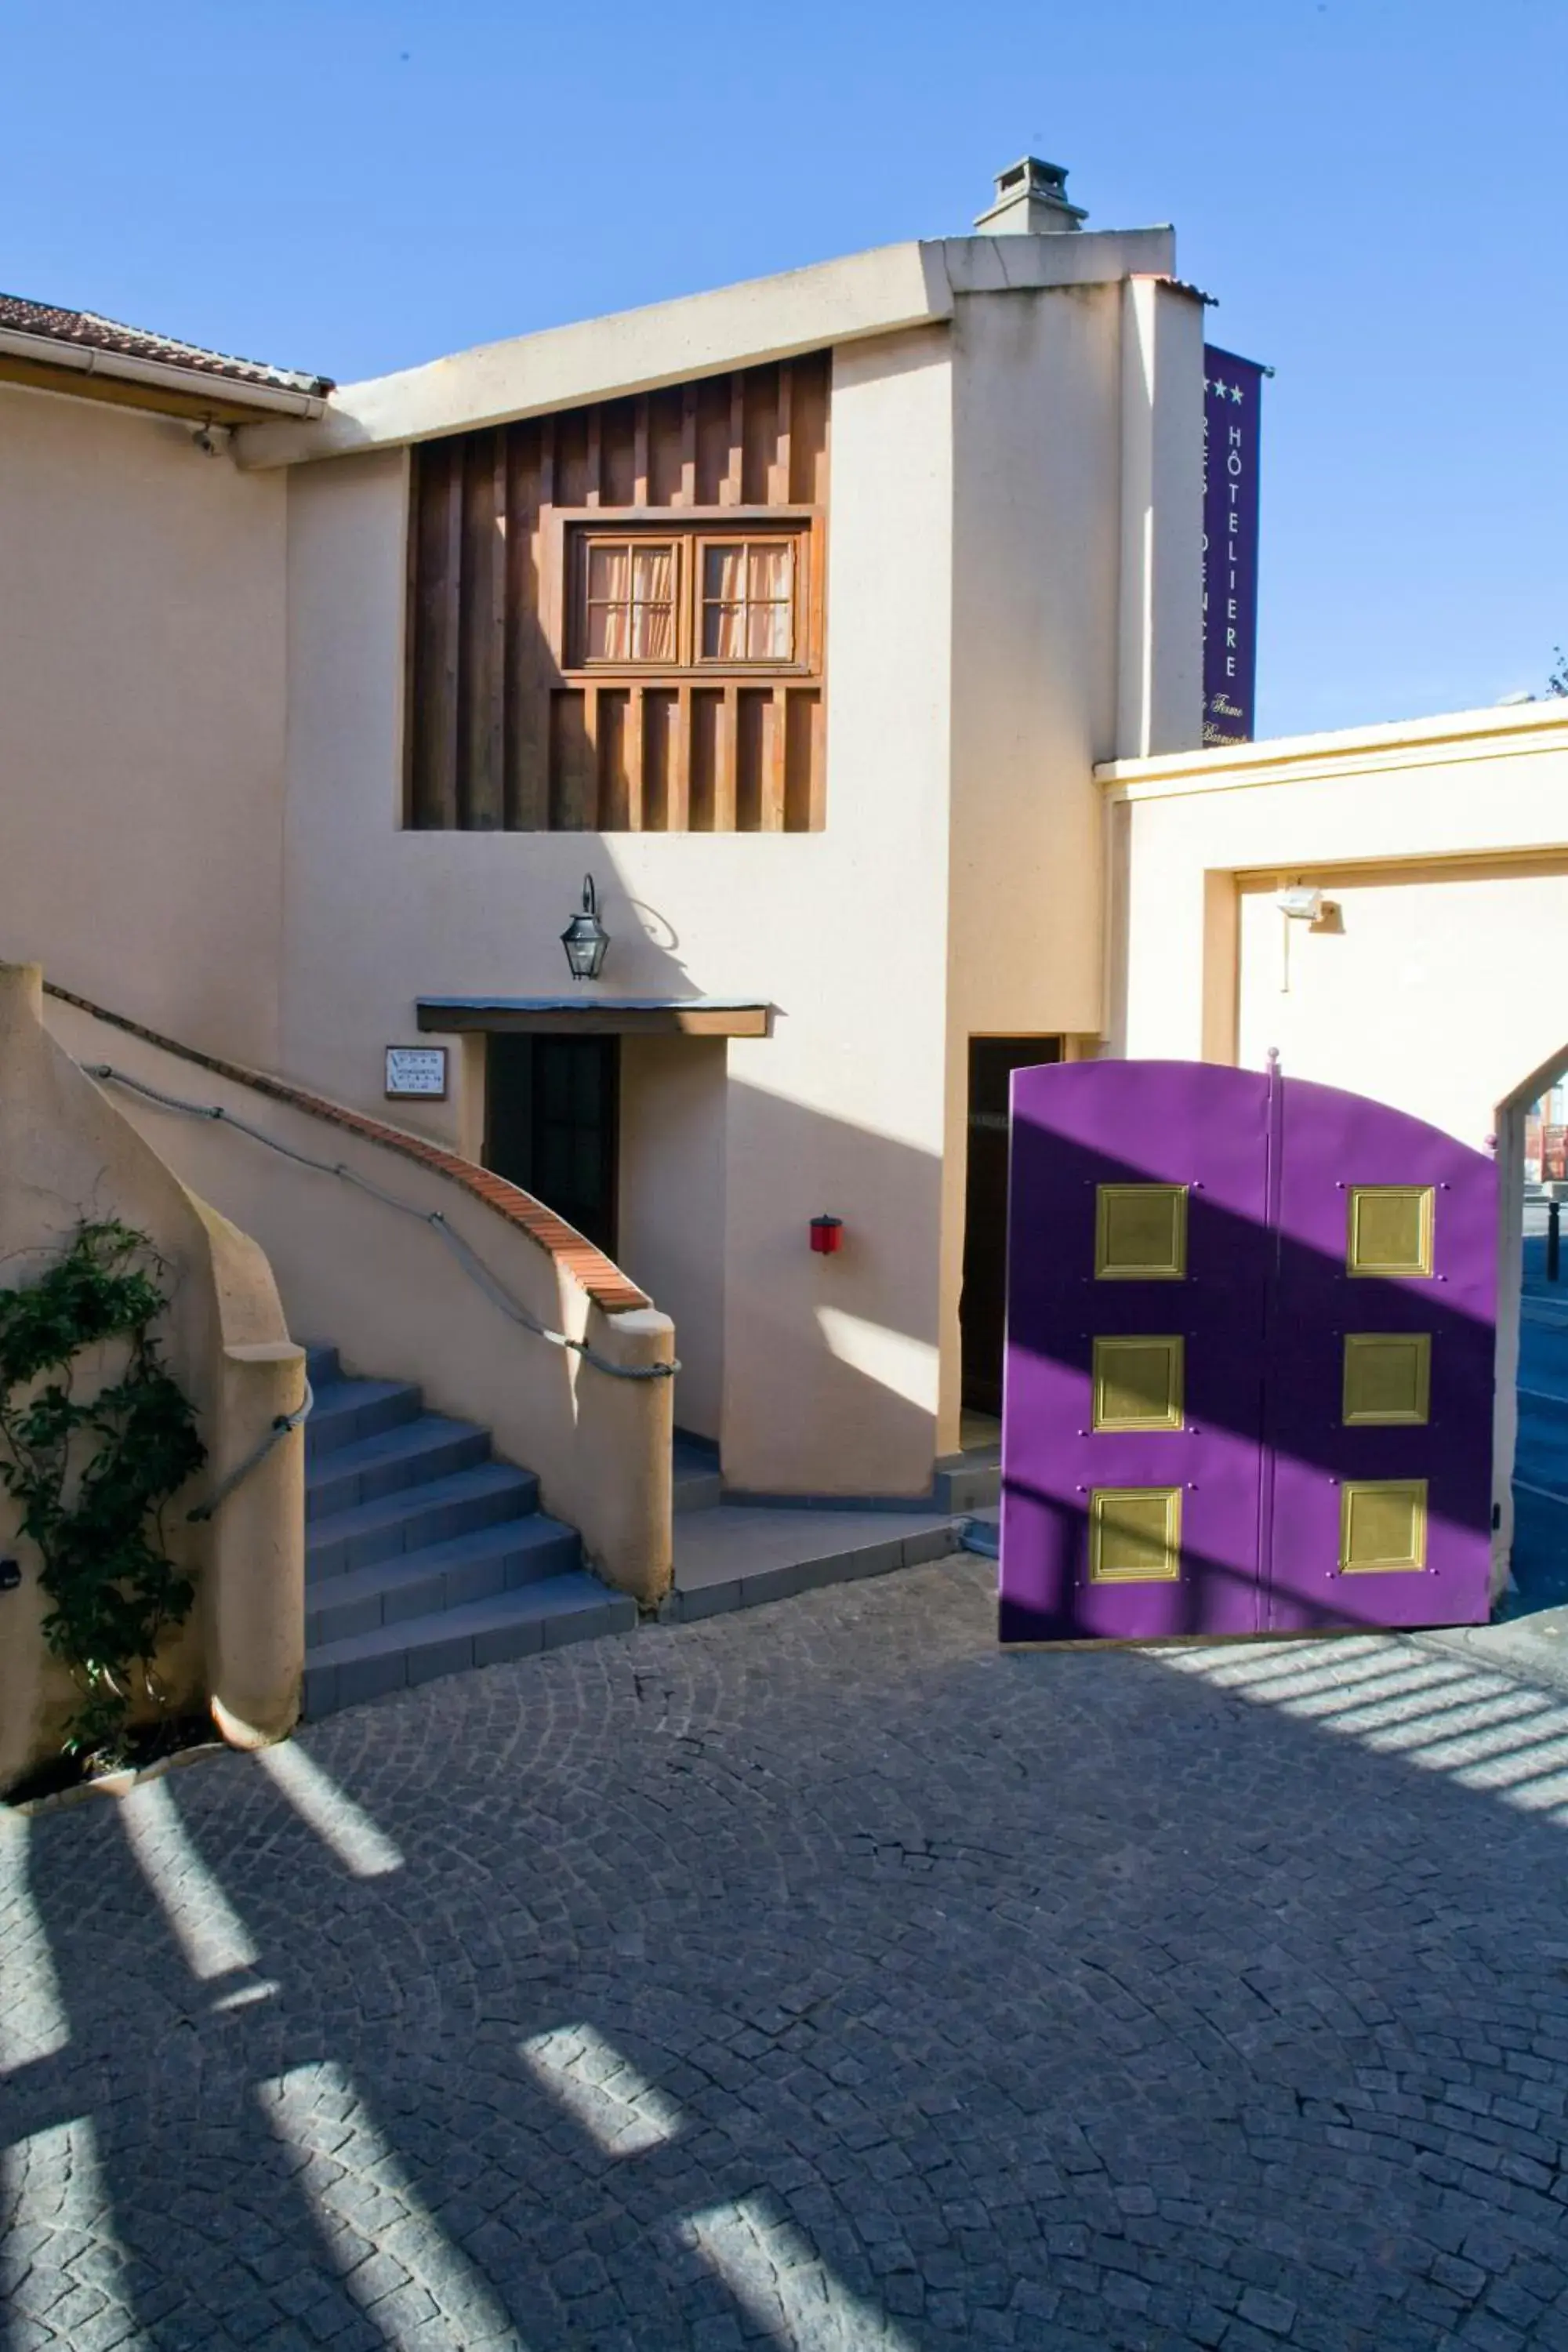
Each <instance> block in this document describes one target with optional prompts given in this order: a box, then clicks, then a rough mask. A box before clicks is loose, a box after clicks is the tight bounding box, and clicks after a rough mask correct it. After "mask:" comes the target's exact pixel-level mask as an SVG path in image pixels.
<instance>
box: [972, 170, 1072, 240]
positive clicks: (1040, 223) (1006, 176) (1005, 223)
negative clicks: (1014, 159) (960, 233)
mask: <svg viewBox="0 0 1568 2352" xmlns="http://www.w3.org/2000/svg"><path fill="white" fill-rule="evenodd" d="M1088 218H1089V215H1088V214H1087V213H1086V212H1084V211H1082V210H1081V209H1080V208H1079V206H1078V205H1069V204H1068V175H1067V173H1065V172H1064V171H1063V169H1062V167H1061V165H1060V164H1059V163H1041V161H1040V159H1039V157H1038V156H1037V155H1026V156H1025V157H1024V159H1023V161H1022V163H1009V165H1008V166H1007V169H1006V170H1005V172H998V173H997V174H996V201H995V203H994V205H992V207H991V209H990V211H989V212H985V213H982V214H981V215H980V217H979V219H978V220H977V221H976V222H975V224H974V226H975V227H976V228H977V229H978V230H979V232H980V234H981V235H982V236H1057V235H1058V234H1059V233H1060V232H1061V231H1062V230H1063V229H1069V228H1077V226H1078V225H1079V222H1080V221H1086V220H1087V219H1088Z"/></svg>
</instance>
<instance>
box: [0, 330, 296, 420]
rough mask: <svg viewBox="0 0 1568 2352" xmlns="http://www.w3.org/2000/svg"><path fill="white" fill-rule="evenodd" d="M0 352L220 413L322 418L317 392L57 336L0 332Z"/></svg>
mask: <svg viewBox="0 0 1568 2352" xmlns="http://www.w3.org/2000/svg"><path fill="white" fill-rule="evenodd" d="M0 353H5V354H6V355H8V356H11V357H14V358H16V359H22V360H30V361H32V362H34V363H35V364H36V365H37V366H39V367H49V368H58V370H59V371H60V373H61V374H62V375H73V376H80V375H85V376H108V377H109V378H110V379H111V380H112V381H114V382H116V383H138V384H146V385H148V386H149V387H150V388H151V389H153V390H154V391H158V390H162V391H165V392H179V393H183V394H192V395H202V396H205V398H206V399H207V400H208V401H209V402H212V403H213V404H222V406H224V407H225V408H247V409H255V410H257V411H258V413H259V414H260V415H265V416H281V417H288V418H298V419H300V420H302V421H303V420H314V419H315V418H317V417H320V416H322V415H325V414H326V408H327V403H326V400H325V398H324V397H323V396H322V395H321V394H319V393H310V392H302V391H301V392H297V391H295V390H293V389H292V388H291V387H289V386H286V385H283V384H270V383H254V382H252V381H251V380H250V379H248V378H247V377H245V376H236V375H224V374H220V373H218V371H217V370H216V368H203V367H195V366H192V367H182V366H181V365H179V364H178V362H175V361H173V360H144V359H141V358H138V357H137V356H136V355H135V354H134V353H132V352H112V351H107V350H105V348H104V347H103V345H102V344H100V343H77V342H67V341H64V340H62V339H61V338H59V337H58V336H53V335H37V334H33V333H32V332H30V331H28V330H27V329H26V328H18V327H0ZM70 389H71V387H70V386H69V385H68V384H65V383H62V384H61V386H60V390H61V391H62V392H68V391H69V390H70Z"/></svg>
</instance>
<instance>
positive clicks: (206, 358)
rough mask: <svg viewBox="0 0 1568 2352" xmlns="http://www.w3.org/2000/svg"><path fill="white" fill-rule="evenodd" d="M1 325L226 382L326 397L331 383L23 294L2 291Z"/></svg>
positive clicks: (12, 331)
mask: <svg viewBox="0 0 1568 2352" xmlns="http://www.w3.org/2000/svg"><path fill="white" fill-rule="evenodd" d="M0 327H4V328H5V329H7V330H8V331H9V332H11V333H12V334H16V335H37V336H38V337H39V338H40V340H42V341H48V342H56V343H79V344H81V345H82V346H83V348H84V349H86V350H89V351H100V352H119V353H120V354H121V356H122V357H123V358H126V359H136V360H154V361H157V362H160V363H161V364H162V365H163V366H164V367H178V368H189V369H190V371H191V373H193V374H194V375H210V376H217V377H221V378H222V380H223V381H224V382H225V383H255V384H263V385H266V386H267V387H268V389H270V390H273V391H277V392H299V393H304V394H308V395H309V396H310V397H312V398H314V399H324V398H325V396H326V394H328V393H329V392H331V389H332V380H331V376H325V375H310V374H303V373H300V372H299V371H298V370H296V369H293V368H277V367H268V365H267V363H266V362H265V361H263V360H237V359H231V358H230V357H229V356H228V354H227V353H226V352H209V351H204V350H203V349H202V347H201V345H200V344H199V343H182V342H179V341H176V340H175V338H174V336H173V335H158V334H154V333H153V331H151V329H150V328H146V327H127V326H124V325H122V324H121V321H120V320H118V319H100V317H99V316H98V314H97V312H96V311H93V310H60V309H58V306H57V305H56V304H54V303H52V302H30V301H28V300H27V299H26V297H25V296H24V295H21V294H0Z"/></svg>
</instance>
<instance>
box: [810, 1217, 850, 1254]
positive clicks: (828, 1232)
mask: <svg viewBox="0 0 1568 2352" xmlns="http://www.w3.org/2000/svg"><path fill="white" fill-rule="evenodd" d="M843 1245H844V1220H843V1218H842V1217H813V1219H812V1221H811V1246H812V1248H813V1249H814V1250H815V1251H816V1255H818V1257H832V1256H833V1255H834V1254H835V1252H836V1251H837V1250H839V1249H841V1248H842V1247H843Z"/></svg>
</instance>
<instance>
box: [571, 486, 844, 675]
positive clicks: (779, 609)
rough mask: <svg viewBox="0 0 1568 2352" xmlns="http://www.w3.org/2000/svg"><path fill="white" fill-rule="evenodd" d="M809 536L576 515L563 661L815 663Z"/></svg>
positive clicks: (583, 664) (734, 665)
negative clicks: (593, 520) (608, 521)
mask: <svg viewBox="0 0 1568 2352" xmlns="http://www.w3.org/2000/svg"><path fill="white" fill-rule="evenodd" d="M809 537H810V533H809V529H802V528H800V527H798V526H797V527H795V528H794V529H790V530H777V529H773V530H760V529H758V528H757V527H756V526H755V525H753V524H751V523H749V522H748V525H747V527H746V529H745V530H744V533H743V535H742V533H741V532H737V531H735V530H734V529H733V527H732V526H731V528H730V529H729V530H722V531H719V530H713V529H712V528H711V527H710V526H705V525H701V524H700V525H696V526H693V527H692V528H690V529H689V530H682V531H679V532H676V533H673V534H672V533H670V532H668V531H661V532H658V533H657V534H656V533H654V532H651V531H643V530H636V529H634V530H620V531H616V530H600V529H598V528H597V527H595V526H593V525H589V524H586V523H579V522H576V521H570V522H568V523H567V524H566V525H565V541H564V550H563V553H564V562H563V570H564V572H565V575H566V580H565V588H566V593H565V597H564V599H563V608H564V630H563V646H562V666H563V670H564V671H565V672H566V673H567V674H568V675H570V674H571V673H573V672H578V673H582V672H587V671H603V670H622V669H624V670H639V671H645V672H646V671H648V670H664V671H668V672H670V673H679V672H682V671H687V672H689V671H693V670H712V669H723V670H726V671H731V672H733V671H748V670H750V671H759V670H760V671H763V672H766V671H779V670H801V669H805V667H807V666H808V648H809V639H810V634H811V630H810V614H809V611H808V608H807V586H808V581H809V561H808V545H809Z"/></svg>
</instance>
